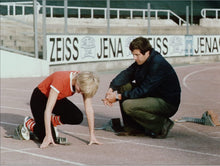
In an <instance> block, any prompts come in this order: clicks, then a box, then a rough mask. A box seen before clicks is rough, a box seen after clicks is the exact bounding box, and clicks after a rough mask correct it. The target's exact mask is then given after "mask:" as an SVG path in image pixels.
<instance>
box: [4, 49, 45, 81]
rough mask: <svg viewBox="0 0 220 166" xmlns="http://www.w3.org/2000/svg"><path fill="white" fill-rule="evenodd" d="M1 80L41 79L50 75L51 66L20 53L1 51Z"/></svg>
mask: <svg viewBox="0 0 220 166" xmlns="http://www.w3.org/2000/svg"><path fill="white" fill-rule="evenodd" d="M0 58H1V59H0V61H1V71H0V72H1V75H0V78H15V77H40V76H47V75H48V74H49V64H48V62H47V61H45V60H40V59H36V58H32V57H28V56H25V55H21V54H18V53H13V52H9V51H5V50H0Z"/></svg>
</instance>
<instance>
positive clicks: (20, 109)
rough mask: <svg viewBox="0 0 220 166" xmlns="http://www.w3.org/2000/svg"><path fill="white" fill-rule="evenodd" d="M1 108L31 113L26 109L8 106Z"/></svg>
mask: <svg viewBox="0 0 220 166" xmlns="http://www.w3.org/2000/svg"><path fill="white" fill-rule="evenodd" d="M0 108H5V109H11V110H19V111H30V110H28V109H25V108H14V107H8V106H0Z"/></svg>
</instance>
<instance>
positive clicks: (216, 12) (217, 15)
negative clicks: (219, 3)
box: [201, 8, 220, 19]
mask: <svg viewBox="0 0 220 166" xmlns="http://www.w3.org/2000/svg"><path fill="white" fill-rule="evenodd" d="M207 12H215V18H216V19H218V17H219V16H220V15H219V13H220V9H206V8H205V9H202V10H201V15H202V17H203V18H207Z"/></svg>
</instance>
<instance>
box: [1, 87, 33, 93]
mask: <svg viewBox="0 0 220 166" xmlns="http://www.w3.org/2000/svg"><path fill="white" fill-rule="evenodd" d="M0 90H1V91H2V90H10V91H17V92H31V91H33V90H27V89H16V88H0Z"/></svg>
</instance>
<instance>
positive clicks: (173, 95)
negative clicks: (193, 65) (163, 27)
mask: <svg viewBox="0 0 220 166" xmlns="http://www.w3.org/2000/svg"><path fill="white" fill-rule="evenodd" d="M134 80H135V88H134V89H132V90H131V91H125V92H124V93H123V94H122V99H123V100H126V99H135V98H143V97H158V98H162V99H163V100H164V101H166V102H167V103H169V104H172V105H173V106H176V107H178V106H179V104H180V95H181V88H180V84H179V80H178V77H177V74H176V72H175V71H174V69H173V67H172V66H171V65H170V64H169V63H168V62H167V61H166V59H165V58H164V57H162V55H161V54H160V53H159V52H157V51H155V50H154V49H152V51H151V53H150V56H149V58H148V59H147V60H146V62H145V63H144V64H142V65H138V64H137V63H136V62H134V63H133V64H132V65H131V66H129V67H128V68H127V69H126V70H124V71H122V72H121V73H119V74H118V75H117V76H116V77H115V78H114V79H113V80H112V82H111V83H110V88H112V89H113V90H117V89H118V88H119V87H120V86H122V85H124V84H127V83H129V82H130V83H131V82H134Z"/></svg>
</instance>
